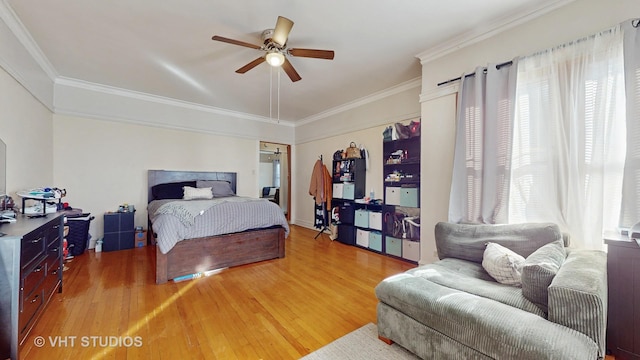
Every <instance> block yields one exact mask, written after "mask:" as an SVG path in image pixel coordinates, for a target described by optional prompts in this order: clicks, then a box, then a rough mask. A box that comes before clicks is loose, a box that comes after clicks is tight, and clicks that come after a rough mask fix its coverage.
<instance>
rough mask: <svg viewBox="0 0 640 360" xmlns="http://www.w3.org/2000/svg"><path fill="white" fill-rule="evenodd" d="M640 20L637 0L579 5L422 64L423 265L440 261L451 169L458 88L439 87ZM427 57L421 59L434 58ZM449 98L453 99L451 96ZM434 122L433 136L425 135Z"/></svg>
mask: <svg viewBox="0 0 640 360" xmlns="http://www.w3.org/2000/svg"><path fill="white" fill-rule="evenodd" d="M639 14H640V2H638V1H636V0H608V1H602V0H577V1H574V2H572V3H570V4H569V5H567V6H564V7H562V8H559V9H557V10H555V11H553V12H550V13H548V14H546V15H543V16H541V17H539V18H536V19H534V20H532V21H529V22H527V23H524V24H522V25H519V26H516V27H514V28H511V29H509V30H507V31H505V32H502V33H499V34H497V35H495V36H493V37H490V38H488V39H486V40H484V41H481V42H478V43H476V44H474V45H472V46H468V47H465V48H462V49H459V50H454V51H452V52H451V53H449V54H447V55H446V56H442V57H439V58H435V59H434V60H427V61H422V64H423V70H422V93H421V99H422V100H421V101H422V106H421V108H422V119H423V125H422V129H423V131H422V134H423V138H422V161H423V163H422V164H423V166H422V174H421V179H422V189H425V190H427V191H428V192H427V191H424V190H423V192H422V195H421V196H422V202H421V204H422V213H421V219H420V220H421V223H422V225H423V226H422V227H421V238H422V242H421V244H422V254H421V255H422V256H421V263H429V262H432V261H434V260H436V257H435V256H434V251H435V239H434V235H433V225H435V223H437V222H438V221H446V220H447V214H448V207H449V196H448V194H449V190H450V182H451V171H452V166H453V161H452V159H453V147H454V122H455V114H456V106H455V104H456V101H455V95H454V94H451V93H453V92H455V91H456V86H457V84H454V85H450V86H447V87H445V88H438V87H437V83H439V82H442V81H446V80H449V79H452V78H456V77H458V76H460V74H462V73H463V72H471V71H473V69H474V68H475V67H476V66H483V65H486V64H487V63H502V62H505V61H508V60H511V59H513V58H514V57H517V56H526V55H530V54H533V53H535V52H537V51H539V50H543V49H547V48H550V47H554V46H557V45H561V44H563V43H566V42H569V41H572V40H576V39H578V38H581V37H585V36H588V35H591V34H594V33H596V32H598V31H600V30H604V29H607V28H610V27H612V26H614V25H615V24H617V23H620V22H622V21H624V20H627V19H629V18H630V17H632V16H638V15H639ZM432 57H433V56H432V54H428V53H427V54H423V59H429V58H432ZM447 94H451V95H447ZM429 122H433V126H432V129H431V130H426V131H425V128H427V127H428V125H425V124H428V123H429Z"/></svg>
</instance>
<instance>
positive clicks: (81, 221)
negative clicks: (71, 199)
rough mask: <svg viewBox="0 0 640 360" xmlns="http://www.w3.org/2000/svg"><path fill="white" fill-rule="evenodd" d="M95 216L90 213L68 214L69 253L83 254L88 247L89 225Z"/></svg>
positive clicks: (74, 254)
mask: <svg viewBox="0 0 640 360" xmlns="http://www.w3.org/2000/svg"><path fill="white" fill-rule="evenodd" d="M93 219H95V217H93V216H91V214H90V213H83V214H77V215H68V216H67V226H68V227H69V234H67V248H68V249H69V254H71V255H73V256H77V255H81V254H82V253H84V251H85V250H86V248H87V243H88V242H89V225H90V224H91V220H93Z"/></svg>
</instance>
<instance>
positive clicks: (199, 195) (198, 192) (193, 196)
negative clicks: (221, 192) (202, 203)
mask: <svg viewBox="0 0 640 360" xmlns="http://www.w3.org/2000/svg"><path fill="white" fill-rule="evenodd" d="M182 199H184V200H197V199H213V193H212V192H211V188H209V187H208V188H194V187H191V186H185V187H184V196H183V197H182Z"/></svg>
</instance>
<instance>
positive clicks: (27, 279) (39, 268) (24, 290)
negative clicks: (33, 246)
mask: <svg viewBox="0 0 640 360" xmlns="http://www.w3.org/2000/svg"><path fill="white" fill-rule="evenodd" d="M30 269H31V270H30V271H29V272H28V273H25V274H23V276H22V280H21V283H20V291H21V296H20V298H21V299H25V298H27V297H29V295H31V293H32V292H33V290H34V289H35V288H37V287H38V286H39V285H40V284H41V283H42V281H43V280H44V277H45V276H46V275H47V258H45V257H41V258H40V262H39V263H37V264H36V265H35V266H34V267H33V268H30Z"/></svg>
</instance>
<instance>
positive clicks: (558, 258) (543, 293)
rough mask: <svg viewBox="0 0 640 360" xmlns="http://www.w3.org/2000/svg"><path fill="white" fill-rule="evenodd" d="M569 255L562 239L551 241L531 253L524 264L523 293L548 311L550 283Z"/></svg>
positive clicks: (543, 309)
mask: <svg viewBox="0 0 640 360" xmlns="http://www.w3.org/2000/svg"><path fill="white" fill-rule="evenodd" d="M566 256H567V253H566V251H565V250H564V244H563V242H562V240H556V241H554V242H552V243H549V244H547V245H545V246H543V247H541V248H540V249H538V250H536V251H534V252H533V254H531V255H529V257H527V259H526V260H525V261H524V265H523V266H522V295H524V297H526V298H527V299H529V300H531V302H533V303H534V304H536V305H537V306H538V307H540V309H542V311H544V312H545V313H546V312H547V303H548V295H549V290H548V288H549V285H551V281H553V278H554V277H555V276H556V274H557V273H558V271H559V270H560V266H562V263H563V262H564V259H565V257H566Z"/></svg>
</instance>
